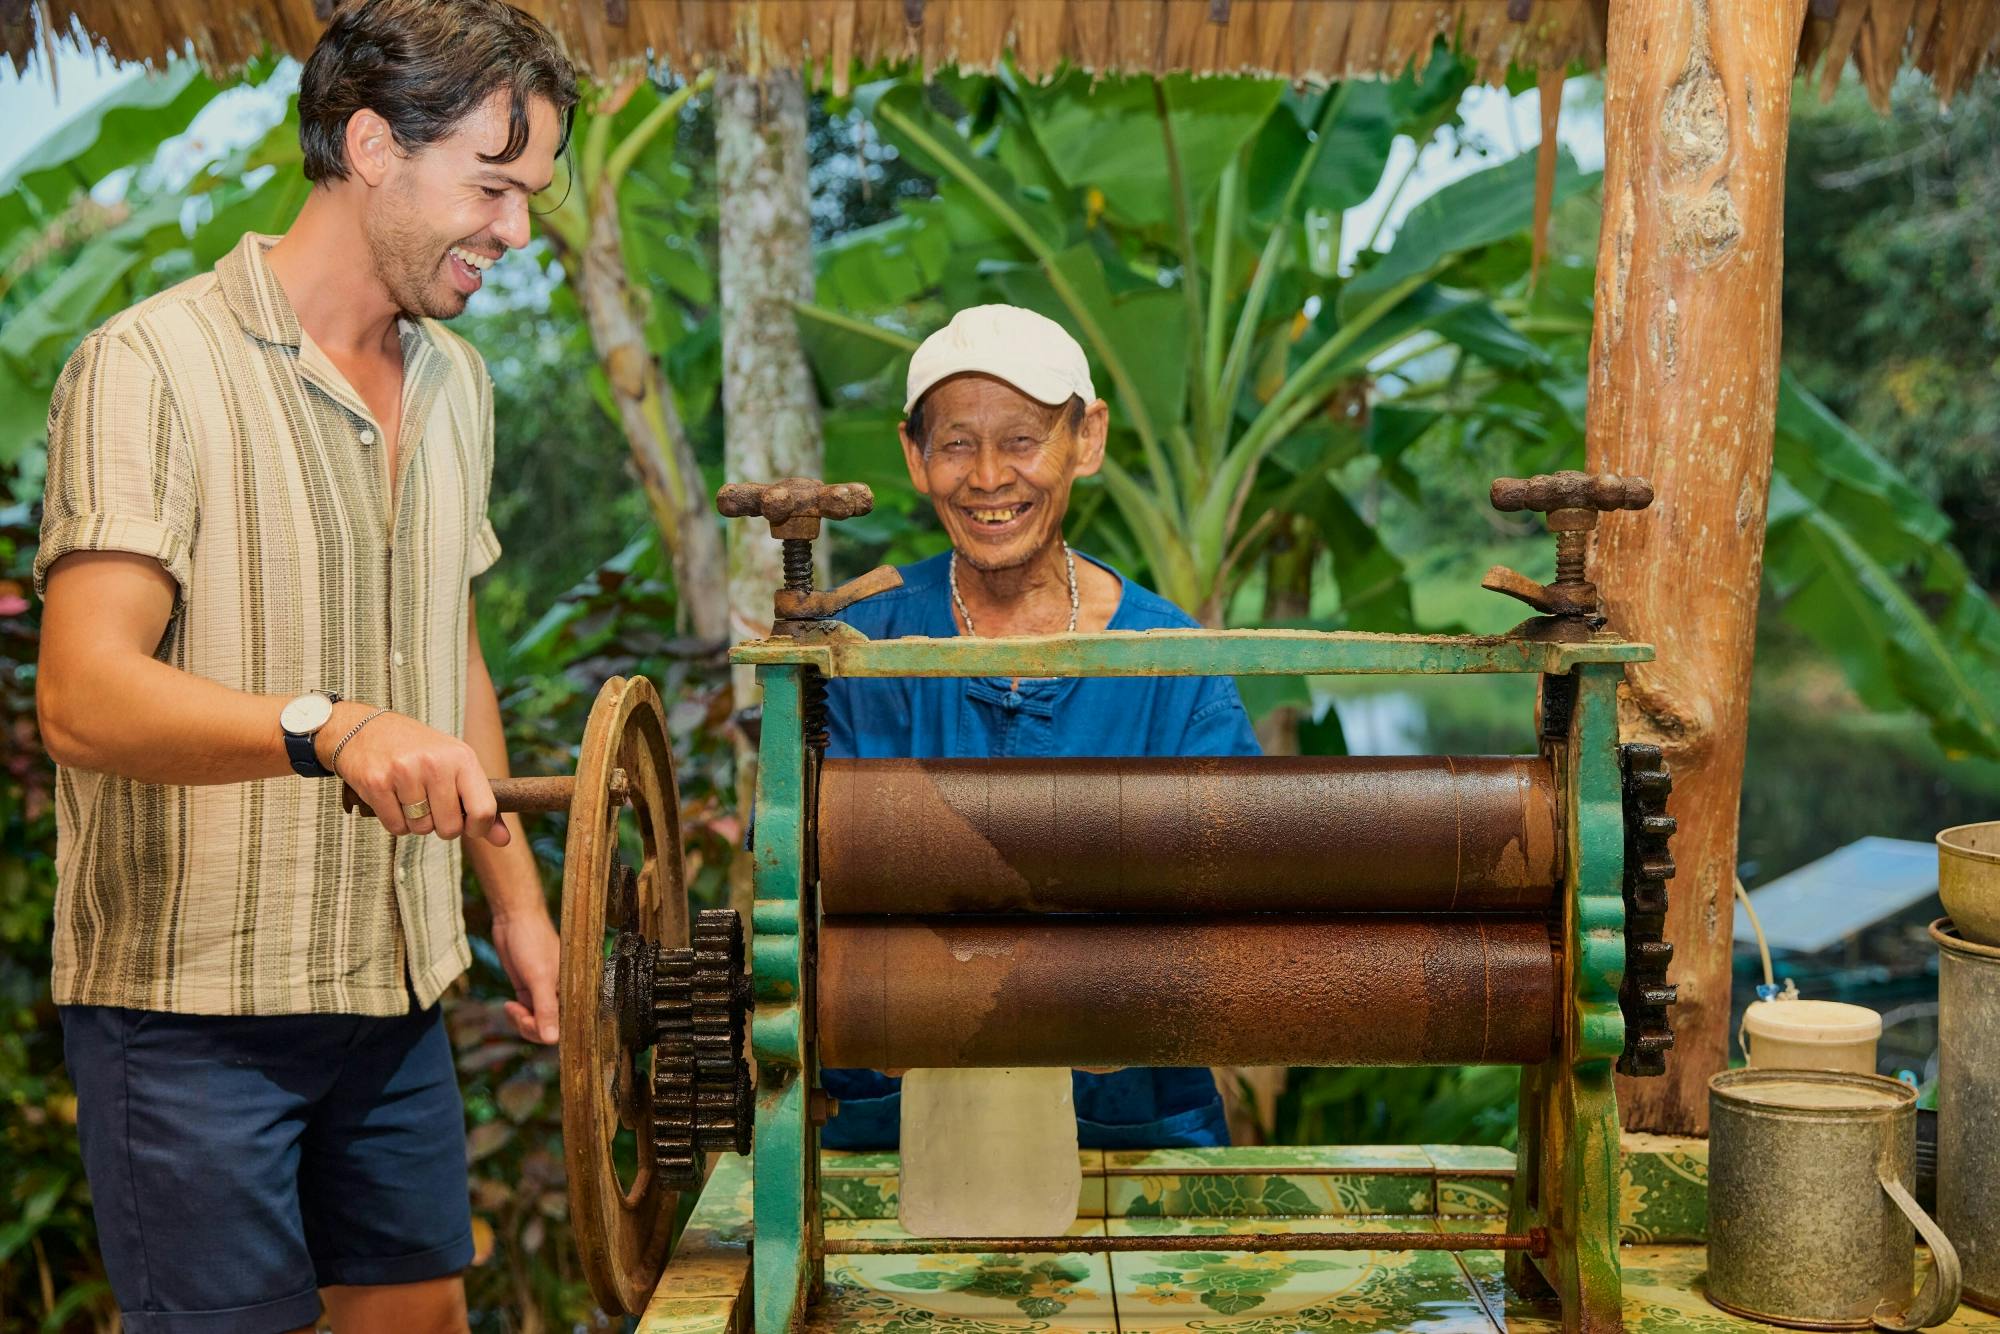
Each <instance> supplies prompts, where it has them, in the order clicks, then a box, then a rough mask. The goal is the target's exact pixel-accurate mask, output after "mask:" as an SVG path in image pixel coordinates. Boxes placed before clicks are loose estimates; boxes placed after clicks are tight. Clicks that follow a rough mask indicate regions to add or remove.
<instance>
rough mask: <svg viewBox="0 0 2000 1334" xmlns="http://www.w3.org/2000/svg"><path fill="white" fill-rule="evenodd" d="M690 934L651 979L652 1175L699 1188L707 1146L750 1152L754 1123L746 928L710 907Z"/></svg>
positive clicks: (666, 954) (665, 955) (664, 956)
mask: <svg viewBox="0 0 2000 1334" xmlns="http://www.w3.org/2000/svg"><path fill="white" fill-rule="evenodd" d="M691 934H692V941H691V943H690V944H689V945H688V946H687V947H686V948H684V949H662V950H661V951H659V954H658V958H657V961H656V962H655V964H654V973H653V1025H654V1038H653V1170H654V1171H655V1172H657V1173H658V1174H659V1175H660V1176H661V1177H662V1178H663V1179H664V1180H665V1181H666V1183H667V1184H668V1185H670V1186H674V1187H677V1188H684V1187H693V1186H699V1185H700V1184H701V1181H702V1173H703V1166H704V1163H703V1159H704V1157H705V1155H706V1153H707V1152H708V1151H709V1150H713V1149H724V1150H733V1151H734V1152H737V1153H748V1152H749V1151H750V1131H751V1125H752V1096H751V1089H750V1064H749V1061H748V1060H747V1059H746V1058H745V1056H744V1050H743V1049H744V1028H745V1025H746V1023H747V1021H748V1016H749V1009H750V1005H749V1002H750V980H749V976H748V974H747V973H746V972H745V970H744V967H743V924H742V921H741V919H740V918H738V917H737V915H736V913H735V912H733V911H731V910H729V909H727V908H711V909H706V910H704V911H703V912H701V913H700V914H699V915H698V916H697V917H696V918H695V923H694V930H693V932H692V933H691Z"/></svg>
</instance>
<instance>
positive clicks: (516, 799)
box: [340, 769, 631, 819]
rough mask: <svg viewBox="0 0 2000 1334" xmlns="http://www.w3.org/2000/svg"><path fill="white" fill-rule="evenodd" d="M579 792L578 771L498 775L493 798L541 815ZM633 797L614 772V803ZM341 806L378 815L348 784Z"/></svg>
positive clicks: (510, 808)
mask: <svg viewBox="0 0 2000 1334" xmlns="http://www.w3.org/2000/svg"><path fill="white" fill-rule="evenodd" d="M575 793H576V776H575V775H574V774H554V775H551V776H549V777H547V778H496V779H494V780H493V800H494V802H495V803H496V804H497V805H498V807H499V808H500V811H501V812H502V813H503V814H508V813H511V814H517V815H537V814H547V813H548V812H551V811H567V810H568V809H569V803H570V798H571V797H572V796H574V795H575ZM630 799H631V797H630V793H629V791H628V788H627V783H626V779H625V771H624V770H623V769H614V770H612V771H611V804H612V805H614V806H622V805H625V804H626V803H627V802H628V801H629V800H630ZM340 809H341V810H343V811H348V812H352V813H355V814H358V815H363V816H367V817H368V818H370V819H373V818H374V815H375V812H374V811H373V810H372V809H371V808H370V807H369V806H368V804H367V803H366V802H364V801H362V800H361V794H360V793H358V792H356V791H355V790H354V789H353V788H351V787H349V786H347V785H346V784H345V783H342V784H341V785H340Z"/></svg>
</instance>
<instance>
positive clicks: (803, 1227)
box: [730, 626, 1652, 1334]
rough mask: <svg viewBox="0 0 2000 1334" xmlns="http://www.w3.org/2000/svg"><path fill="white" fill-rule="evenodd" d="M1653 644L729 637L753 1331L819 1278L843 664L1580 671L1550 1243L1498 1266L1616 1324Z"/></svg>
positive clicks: (1307, 671)
mask: <svg viewBox="0 0 2000 1334" xmlns="http://www.w3.org/2000/svg"><path fill="white" fill-rule="evenodd" d="M1651 657H1652V649H1651V647H1650V646H1648V645H1645V644H1632V643H1627V642H1624V641H1622V640H1613V639H1605V640H1591V641H1588V642H1585V643H1580V644H1558V643H1545V642H1541V641H1535V640H1526V639H1514V638H1484V637H1451V636H1425V635H1368V634H1351V633H1339V634H1327V633H1318V632H1312V631H1287V630H1278V631H1273V630H1251V631H1199V630H1193V631H1153V632H1149V633H1145V634H1117V633H1106V634H1079V635H1048V636H1038V637H1034V638H1027V639H1007V640H987V639H897V640H881V641H872V640H868V639H865V638H863V637H861V636H860V635H858V634H856V633H855V632H854V631H852V630H850V629H848V628H847V627H845V626H836V627H829V628H828V629H827V630H826V631H825V632H822V633H815V634H812V635H806V636H801V637H799V638H796V639H784V638H781V639H768V640H759V641H755V642H751V643H746V644H742V645H739V646H738V647H737V648H736V649H735V651H734V652H732V654H731V655H730V660H731V661H732V662H734V663H737V664H744V665H753V666H755V667H756V668H757V677H758V681H759V683H760V685H761V686H762V688H763V695H764V716H763V732H762V742H761V744H760V747H759V752H758V774H757V824H756V849H755V853H754V863H755V877H756V901H755V906H754V908H753V910H752V914H751V921H752V926H753V932H752V937H751V963H752V968H753V970H754V977H753V983H754V989H755V995H756V1012H755V1016H754V1018H753V1019H752V1022H751V1048H752V1052H753V1054H754V1056H755V1059H756V1061H757V1066H758V1091H757V1125H756V1137H755V1141H754V1145H753V1149H752V1152H753V1155H754V1157H753V1172H754V1177H755V1185H754V1188H753V1189H754V1197H753V1198H754V1201H755V1217H756V1220H757V1221H756V1242H755V1245H754V1247H753V1256H752V1264H753V1270H754V1272H753V1282H754V1288H755V1324H756V1330H757V1334H792V1332H793V1331H796V1330H799V1329H801V1328H803V1326H804V1322H805V1315H806V1311H807V1307H808V1303H809V1302H810V1301H811V1299H812V1297H813V1295H814V1294H815V1293H816V1292H817V1291H818V1289H819V1286H820V1284H821V1281H822V1279H823V1276H824V1256H823V1255H822V1252H821V1235H820V1210H819V1207H818V1197H819V1181H818V1171H819V1166H818V1165H819V1142H818V1141H819V1136H818V1132H817V1129H816V1126H815V1122H814V1119H813V1116H812V1106H813V1102H814V1099H813V1097H812V1092H813V1089H814V1086H815V1085H816V1083H817V1080H818V1067H817V1063H816V1060H815V1053H814V1047H813V1038H812V1031H811V1029H812V1015H811V1009H810V1005H809V1003H808V1000H809V998H810V997H811V995H812V976H811V968H812V961H813V949H814V947H813V941H814V939H815V937H816V932H817V927H818V907H817V904H816V902H815V900H814V897H813V895H814V886H813V884H812V883H811V879H810V875H811V869H810V868H811V867H812V866H813V864H814V858H813V856H812V848H811V844H810V840H811V839H812V838H813V836H814V835H813V826H812V816H811V812H812V810H813V805H814V789H815V786H816V778H817V774H816V772H815V764H814V761H813V759H812V757H811V756H810V755H809V754H808V752H807V750H806V745H805V728H804V721H805V720H804V702H805V692H806V688H807V678H808V675H809V674H810V673H811V672H814V671H818V672H821V673H823V674H825V675H827V676H829V677H834V676H947V677H968V676H1011V675H1021V676H1170V675H1190V676H1193V675H1200V676H1209V675H1213V676H1251V675H1295V676H1334V675H1357V674H1360V675H1390V674H1402V675H1456V674H1464V673H1512V674H1523V675H1533V674H1541V675H1544V676H1560V675H1566V674H1572V673H1573V674H1574V675H1575V677H1576V678H1577V690H1576V704H1575V707H1574V709H1573V710H1572V714H1571V719H1570V726H1569V732H1568V735H1567V736H1565V737H1562V738H1559V739H1553V740H1544V742H1543V744H1544V746H1545V747H1546V748H1547V749H1548V750H1549V751H1550V752H1551V753H1552V754H1553V757H1554V760H1555V763H1556V765H1557V771H1558V775H1559V780H1560V784H1561V787H1562V789H1563V791H1564V792H1565V794H1566V801H1567V803H1568V809H1567V814H1568V819H1567V827H1568V856H1567V858H1566V866H1567V877H1568V883H1567V892H1566V894H1565V895H1564V901H1563V910H1562V912H1563V918H1562V922H1561V932H1562V935H1561V939H1562V944H1563V950H1562V954H1563V968H1564V975H1565V982H1566V989H1567V994H1568V996H1569V998H1570V1003H1569V1005H1567V1006H1566V1007H1564V1011H1563V1014H1562V1016H1561V1022H1560V1023H1559V1024H1558V1046H1557V1050H1556V1051H1555V1052H1554V1054H1552V1056H1551V1057H1550V1059H1549V1060H1547V1061H1546V1062H1544V1063H1542V1064H1541V1065H1538V1066H1531V1067H1528V1068H1526V1069H1524V1070H1523V1071H1522V1075H1521V1113H1520V1114H1521V1137H1520V1151H1519V1161H1520V1164H1521V1166H1520V1169H1519V1170H1518V1171H1517V1172H1516V1174H1515V1178H1514V1186H1513V1195H1512V1199H1511V1201H1510V1210H1509V1226H1508V1230H1509V1231H1512V1232H1520V1231H1525V1230H1526V1229H1528V1228H1530V1227H1543V1228H1547V1229H1548V1231H1549V1236H1550V1239H1551V1247H1550V1252H1549V1254H1548V1256H1546V1257H1545V1258H1543V1259H1541V1260H1539V1261H1538V1260H1535V1259H1533V1258H1531V1257H1529V1256H1527V1255H1525V1254H1522V1253H1512V1254H1510V1255H1509V1256H1508V1259H1507V1273H1508V1277H1509V1279H1510V1280H1511V1281H1513V1282H1515V1283H1516V1284H1518V1285H1523V1286H1528V1287H1534V1286H1539V1285H1542V1284H1546V1285H1547V1286H1549V1287H1551V1288H1553V1289H1554V1290H1555V1291H1556V1293H1558V1294H1559V1295H1560V1296H1561V1298H1562V1305H1563V1328H1564V1330H1565V1334H1583V1332H1586V1331H1587V1332H1588V1334H1603V1332H1605V1331H1614V1330H1618V1329H1620V1328H1621V1317H1620V1313H1619V1299H1620V1282H1619V1269H1618V1111H1617V1105H1616V1101H1615V1097H1614V1094H1613V1088H1612V1080H1611V1074H1612V1064H1613V1062H1614V1061H1615V1060H1616V1059H1617V1056H1618V1052H1619V1048H1620V1047H1621V1045H1622V1044H1623V1042H1624V1019H1623V1016H1622V1014H1621V1012H1620V1010H1619V1006H1618V987H1619V983H1620V982H1621V981H1622V980H1623V974H1624V967H1625V953H1624V945H1625V941H1624V928H1625V910H1624V898H1623V894H1622V891H1621V883H1622V878H1623V872H1624V812H1623V806H1622V800H1621V793H1620V785H1619V770H1618V748H1617V741H1618V728H1617V689H1618V684H1619V682H1620V681H1621V680H1622V679H1623V677H1624V664H1626V663H1628V662H1641V661H1645V660H1648V659H1650V658H1651Z"/></svg>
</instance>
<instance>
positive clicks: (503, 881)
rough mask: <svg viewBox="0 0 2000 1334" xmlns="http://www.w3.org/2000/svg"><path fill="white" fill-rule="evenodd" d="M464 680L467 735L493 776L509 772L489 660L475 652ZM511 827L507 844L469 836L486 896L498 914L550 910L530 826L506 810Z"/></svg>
mask: <svg viewBox="0 0 2000 1334" xmlns="http://www.w3.org/2000/svg"><path fill="white" fill-rule="evenodd" d="M468 667H469V670H468V672H467V674H466V685H465V741H466V744H467V745H469V746H471V747H472V751H473V754H475V755H477V756H478V757H479V763H480V767H481V768H483V769H484V770H485V771H486V776H487V777H488V778H489V779H494V778H505V777H507V776H508V773H509V772H510V770H509V768H508V763H507V734H506V731H505V730H504V729H503V728H502V726H501V723H500V697H499V695H498V694H497V693H495V691H494V689H493V679H492V677H490V676H488V675H487V673H486V664H485V662H484V661H483V660H482V659H479V658H477V657H474V658H473V659H472V660H471V661H470V662H469V663H468ZM500 818H501V819H502V820H504V821H505V822H506V824H507V832H508V833H509V834H511V835H512V836H513V837H511V838H510V839H508V841H507V846H506V847H504V848H496V847H494V846H493V845H492V844H490V843H486V842H484V841H482V840H477V839H473V840H468V841H467V842H466V845H465V855H466V856H467V857H469V858H470V859H471V861H472V872H473V874H474V875H476V876H478V877H479V887H480V888H481V889H482V890H484V891H485V893H486V901H487V902H488V903H489V904H491V905H492V907H493V915H494V916H495V917H496V918H504V917H511V916H514V915H516V914H518V913H521V912H527V911H534V912H547V911H548V900H546V899H545V898H543V897H542V877H541V872H540V871H539V870H538V869H537V868H536V866H535V852H534V849H533V848H531V847H530V846H528V836H527V832H526V831H525V830H523V829H522V828H521V817H520V816H518V815H503V816H501V817H500Z"/></svg>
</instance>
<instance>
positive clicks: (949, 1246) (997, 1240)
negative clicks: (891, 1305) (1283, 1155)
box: [820, 1227, 1549, 1256]
mask: <svg viewBox="0 0 2000 1334" xmlns="http://www.w3.org/2000/svg"><path fill="white" fill-rule="evenodd" d="M820 1250H821V1252H822V1253H823V1254H826V1255H984V1254H987V1253H989V1252H995V1251H998V1252H1010V1251H1012V1252H1024V1253H1029V1254H1036V1255H1041V1254H1056V1255H1069V1254H1075V1253H1079V1252H1081V1253H1087V1254H1096V1253H1098V1252H1101V1251H1526V1252H1528V1253H1529V1254H1530V1255H1538V1256H1540V1255H1547V1254H1548V1253H1549V1234H1548V1230H1547V1229H1546V1228H1539V1227H1538V1228H1531V1229H1529V1230H1528V1231H1526V1232H1489V1233H1481V1232H1244V1233H1237V1234H1234V1235H1229V1234H1223V1235H1215V1234H1210V1235H1206V1236H1165V1237H1104V1236H1095V1237H942V1238H940V1237H897V1238H893V1239H889V1238H880V1237H856V1238H852V1239H849V1240H828V1241H826V1242H825V1243H824V1244H822V1246H821V1247H820Z"/></svg>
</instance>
